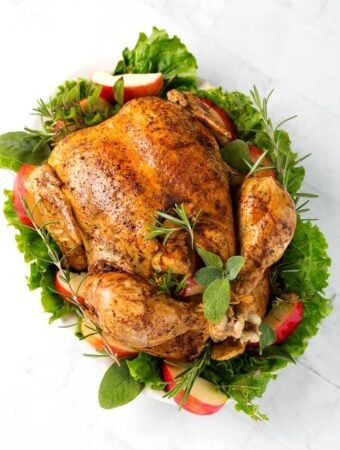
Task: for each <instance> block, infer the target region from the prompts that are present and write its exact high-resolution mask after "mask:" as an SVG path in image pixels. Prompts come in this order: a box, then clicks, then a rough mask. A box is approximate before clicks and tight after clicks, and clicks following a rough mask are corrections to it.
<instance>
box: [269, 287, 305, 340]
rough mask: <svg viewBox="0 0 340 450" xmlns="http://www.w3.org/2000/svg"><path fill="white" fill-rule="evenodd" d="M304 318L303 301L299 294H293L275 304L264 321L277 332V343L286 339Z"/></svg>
mask: <svg viewBox="0 0 340 450" xmlns="http://www.w3.org/2000/svg"><path fill="white" fill-rule="evenodd" d="M302 318H303V302H302V301H301V300H300V299H299V298H298V297H297V296H291V297H290V298H289V299H287V300H283V301H282V302H281V303H279V304H278V305H277V306H276V305H275V306H274V307H273V308H272V310H271V311H270V312H269V314H268V315H267V316H266V317H265V318H264V319H263V323H265V324H267V325H269V326H270V327H272V329H273V330H274V332H275V336H276V340H275V344H279V343H280V342H283V341H285V340H286V339H287V338H288V336H290V335H291V334H292V333H293V331H294V330H295V329H296V327H297V326H298V325H299V323H300V322H301V320H302Z"/></svg>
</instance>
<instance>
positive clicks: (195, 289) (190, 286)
mask: <svg viewBox="0 0 340 450" xmlns="http://www.w3.org/2000/svg"><path fill="white" fill-rule="evenodd" d="M185 283H186V287H185V288H184V289H183V291H182V292H181V293H180V294H179V295H180V297H191V296H192V295H196V294H202V293H203V292H204V289H205V288H204V286H202V285H200V284H198V283H197V281H196V280H195V278H194V277H189V278H188V279H187V280H186V282H185Z"/></svg>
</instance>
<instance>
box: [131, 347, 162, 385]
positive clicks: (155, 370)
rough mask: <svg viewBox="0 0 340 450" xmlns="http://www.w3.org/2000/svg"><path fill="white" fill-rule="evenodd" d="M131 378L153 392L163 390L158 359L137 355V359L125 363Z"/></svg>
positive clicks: (143, 354)
mask: <svg viewBox="0 0 340 450" xmlns="http://www.w3.org/2000/svg"><path fill="white" fill-rule="evenodd" d="M126 364H127V366H128V368H129V371H130V374H131V376H132V378H133V379H134V380H136V381H140V382H142V383H143V384H145V386H148V387H150V388H151V389H155V390H163V389H164V387H165V383H164V381H163V379H162V376H161V363H160V360H159V358H156V357H155V356H151V355H148V354H146V353H139V355H138V356H137V358H135V359H132V360H131V359H130V360H127V361H126Z"/></svg>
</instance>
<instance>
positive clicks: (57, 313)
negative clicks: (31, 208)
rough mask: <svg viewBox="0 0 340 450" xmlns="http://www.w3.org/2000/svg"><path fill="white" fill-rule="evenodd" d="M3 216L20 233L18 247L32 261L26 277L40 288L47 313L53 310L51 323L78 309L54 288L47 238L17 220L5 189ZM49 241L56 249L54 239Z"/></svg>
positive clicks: (32, 284)
mask: <svg viewBox="0 0 340 450" xmlns="http://www.w3.org/2000/svg"><path fill="white" fill-rule="evenodd" d="M5 195H6V197H7V200H6V201H5V203H4V208H3V211H4V215H5V217H6V219H7V221H8V224H9V225H12V226H14V227H15V228H16V229H17V230H18V233H17V234H16V236H15V240H16V242H17V247H18V250H19V251H20V252H21V253H23V255H24V259H25V262H27V263H30V275H29V276H28V277H27V285H28V287H29V289H31V290H33V289H37V288H39V287H40V288H41V304H42V306H43V309H44V311H45V312H47V313H50V314H51V316H50V319H49V321H50V322H53V321H54V320H56V319H59V318H60V317H63V316H67V315H69V314H72V313H74V312H75V310H76V307H75V306H73V305H72V304H70V303H68V302H65V301H64V300H63V299H62V298H61V296H60V295H59V294H57V293H56V292H54V291H55V285H54V277H55V273H56V270H57V269H56V268H55V266H54V265H53V264H51V263H50V262H49V254H48V251H47V248H46V245H45V243H44V241H43V240H42V239H41V237H40V236H39V235H38V233H37V232H36V231H35V230H34V229H33V228H29V227H27V226H25V225H23V224H22V223H21V222H20V220H19V219H18V217H17V215H16V212H15V209H14V207H13V203H12V192H11V191H8V190H6V191H5ZM50 244H51V245H53V246H54V247H55V249H57V245H56V244H55V243H54V242H53V241H52V240H51V241H50Z"/></svg>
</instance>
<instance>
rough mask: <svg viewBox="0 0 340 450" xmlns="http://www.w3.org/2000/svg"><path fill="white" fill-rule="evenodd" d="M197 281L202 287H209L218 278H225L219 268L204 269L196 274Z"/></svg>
mask: <svg viewBox="0 0 340 450" xmlns="http://www.w3.org/2000/svg"><path fill="white" fill-rule="evenodd" d="M194 278H195V280H196V281H197V283H198V284H200V285H202V286H208V285H209V284H210V283H212V282H213V281H214V280H216V279H217V278H223V271H222V270H221V269H217V267H212V266H209V267H202V268H201V269H199V270H198V271H197V272H196V273H195V277H194Z"/></svg>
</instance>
